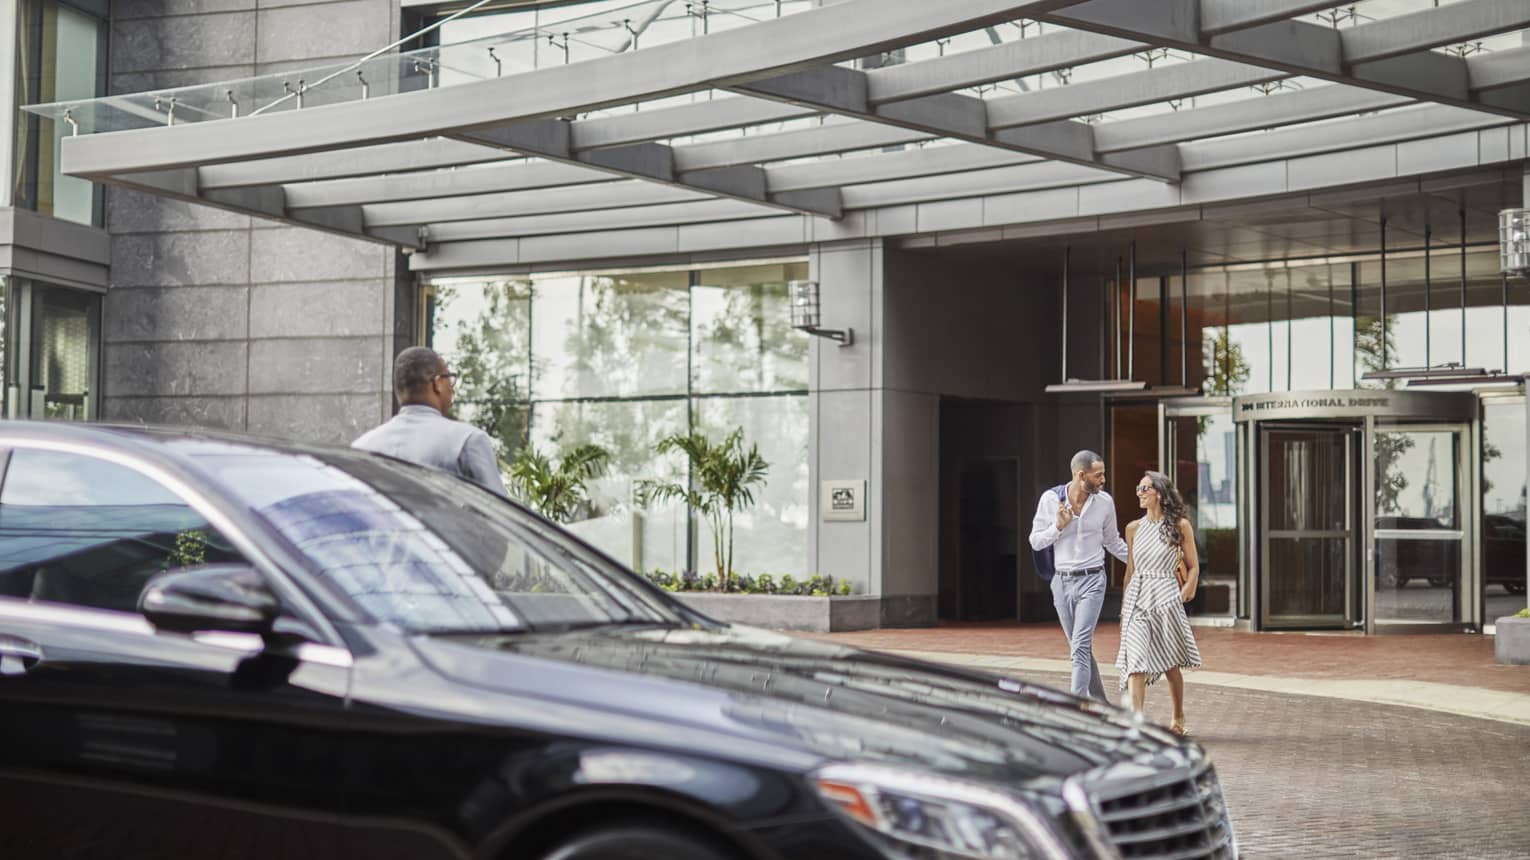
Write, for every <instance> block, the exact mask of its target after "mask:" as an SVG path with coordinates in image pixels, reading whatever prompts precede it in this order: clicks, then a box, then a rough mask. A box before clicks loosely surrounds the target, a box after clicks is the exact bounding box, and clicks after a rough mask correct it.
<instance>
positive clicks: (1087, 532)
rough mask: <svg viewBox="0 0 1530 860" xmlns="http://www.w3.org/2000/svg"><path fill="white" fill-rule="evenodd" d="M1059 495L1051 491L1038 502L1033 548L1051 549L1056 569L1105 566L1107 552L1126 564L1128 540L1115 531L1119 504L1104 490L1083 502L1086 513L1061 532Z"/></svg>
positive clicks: (1118, 531)
mask: <svg viewBox="0 0 1530 860" xmlns="http://www.w3.org/2000/svg"><path fill="white" fill-rule="evenodd" d="M1059 504H1068V503H1067V502H1059V501H1057V494H1056V493H1053V492H1052V491H1051V490H1050V489H1048V490H1047V491H1046V492H1045V493H1042V494H1041V501H1039V502H1037V503H1036V519H1035V520H1033V521H1032V522H1031V549H1034V550H1037V551H1038V552H1039V551H1040V550H1043V549H1046V548H1047V547H1052V548H1053V549H1052V552H1053V556H1052V564H1053V567H1054V569H1056V570H1059V571H1064V570H1070V571H1071V570H1088V569H1089V568H1092V567H1100V566H1102V565H1103V564H1105V552H1106V551H1107V550H1109V551H1110V554H1111V555H1113V556H1115V557H1116V558H1119V559H1121V561H1122V562H1125V561H1126V541H1125V540H1124V539H1123V538H1122V537H1121V530H1120V529H1118V528H1116V503H1115V502H1114V501H1113V500H1112V499H1111V498H1110V494H1109V493H1107V492H1105V491H1104V490H1101V491H1099V492H1098V493H1095V494H1094V495H1092V496H1088V497H1087V498H1085V499H1084V510H1083V513H1080V514H1078V515H1077V516H1075V517H1074V518H1073V519H1072V520H1071V521H1070V522H1069V523H1068V525H1067V526H1066V527H1065V528H1064V529H1063V530H1062V531H1060V532H1059V531H1058V530H1057V506H1058V505H1059Z"/></svg>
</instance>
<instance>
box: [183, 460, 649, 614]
mask: <svg viewBox="0 0 1530 860" xmlns="http://www.w3.org/2000/svg"><path fill="white" fill-rule="evenodd" d="M196 456H197V460H198V461H199V462H200V463H201V464H202V466H203V467H204V468H206V469H208V470H209V471H211V472H212V473H213V474H215V475H216V476H217V477H218V478H219V480H220V483H222V484H223V485H225V486H227V487H228V488H229V489H230V491H232V492H233V493H234V494H236V495H237V496H239V497H240V498H241V499H242V500H243V501H244V502H245V503H246V504H248V505H249V506H250V507H251V508H252V509H253V510H254V511H255V512H256V513H259V514H260V515H262V516H263V517H265V518H266V519H267V520H268V521H269V522H270V523H271V524H272V526H274V527H275V528H276V529H277V530H278V531H279V532H280V533H281V534H282V535H283V536H284V537H286V538H287V539H288V540H289V541H291V543H292V544H293V545H294V546H295V547H296V548H297V549H298V550H299V551H300V552H301V553H302V554H303V555H304V556H306V557H307V559H308V560H309V561H310V562H311V564H312V565H313V567H314V568H315V569H316V571H317V572H318V574H319V575H320V576H322V577H323V578H324V579H325V580H327V581H328V582H329V583H330V584H331V585H333V586H335V587H336V588H338V589H340V590H341V591H343V592H345V593H346V594H348V595H350V596H351V597H352V598H353V599H355V600H356V601H357V602H358V603H359V604H361V605H362V606H363V607H364V608H365V609H366V610H367V611H368V612H370V613H371V614H372V615H373V616H374V617H376V618H377V619H378V620H381V621H388V622H392V623H394V624H397V625H399V626H401V627H403V628H405V629H408V630H414V631H448V630H449V631H498V630H515V629H525V628H531V629H542V628H553V627H569V626H584V625H591V624H611V623H626V622H672V621H675V620H677V619H675V618H674V616H673V615H672V613H671V612H670V610H668V609H667V608H666V607H664V606H662V605H661V604H660V603H658V602H657V601H655V600H654V599H653V597H652V596H651V594H649V593H647V592H646V590H645V589H642V588H640V587H637V586H636V585H635V584H634V583H633V582H631V581H630V580H628V579H627V577H626V576H625V575H623V574H621V573H619V572H616V571H611V570H603V569H601V567H600V565H599V564H597V563H595V562H594V560H592V559H590V558H581V557H580V556H579V555H578V554H576V553H572V552H569V551H568V548H567V547H563V546H560V545H559V543H558V541H556V540H548V539H547V538H545V537H543V536H539V535H537V534H535V533H534V531H533V530H531V529H530V528H529V527H528V526H529V521H526V520H524V519H523V518H522V517H523V515H519V514H518V513H517V512H516V510H515V509H514V508H513V506H511V505H510V504H509V503H507V502H505V501H504V500H503V499H500V498H498V497H496V496H494V495H493V494H491V493H487V492H484V491H482V490H480V489H478V488H477V487H474V486H471V485H469V484H467V483H466V482H463V481H458V480H456V479H454V478H450V477H448V476H445V475H439V474H437V473H434V472H431V471H430V470H427V469H420V468H415V467H409V466H406V465H402V464H395V463H391V462H389V461H386V460H383V459H381V458H375V457H367V456H361V455H356V456H349V455H345V454H339V453H337V454H333V455H322V459H321V456H319V455H312V456H310V455H290V454H279V453H275V452H266V451H261V450H259V449H254V448H250V449H245V450H243V451H239V452H233V451H223V452H216V453H204V454H199V455H196Z"/></svg>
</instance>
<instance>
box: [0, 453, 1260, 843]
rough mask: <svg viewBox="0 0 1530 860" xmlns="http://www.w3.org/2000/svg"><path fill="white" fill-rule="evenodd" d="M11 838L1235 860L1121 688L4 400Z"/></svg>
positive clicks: (403, 476) (6, 787) (413, 470)
mask: <svg viewBox="0 0 1530 860" xmlns="http://www.w3.org/2000/svg"><path fill="white" fill-rule="evenodd" d="M0 476H3V479H0V739H3V742H0V845H3V848H0V854H3V856H4V857H6V858H11V860H15V858H34V857H35V858H48V860H56V858H76V857H78V858H110V860H128V858H182V857H184V858H198V860H200V858H225V857H227V858H232V857H252V858H254V857H258V858H284V857H316V858H318V857H322V858H333V857H356V858H369V860H373V858H410V860H433V858H486V860H487V858H492V860H519V858H527V860H618V858H620V859H621V860H627V858H633V860H636V858H642V860H722V858H759V860H765V858H792V860H811V858H831V860H840V858H850V859H851V860H853V858H954V857H974V858H1006V860H1009V859H1010V858H1063V857H1175V858H1181V857H1183V858H1190V857H1232V856H1235V855H1236V851H1237V849H1236V844H1235V842H1234V840H1233V836H1232V830H1231V826H1230V824H1229V821H1228V817H1227V812H1226V809H1225V807H1224V804H1223V800H1222V794H1221V790H1220V787H1219V785H1218V782H1217V778H1216V775H1215V772H1214V771H1213V770H1212V767H1211V764H1210V762H1209V761H1208V760H1207V758H1206V756H1205V754H1204V753H1203V752H1202V751H1201V750H1200V748H1199V747H1197V746H1196V745H1194V744H1185V743H1180V742H1178V741H1177V740H1176V739H1175V738H1173V737H1171V736H1169V735H1167V734H1166V733H1164V732H1161V731H1160V730H1158V729H1156V728H1154V727H1152V726H1149V725H1145V724H1143V723H1141V722H1138V721H1134V720H1133V719H1131V718H1130V716H1129V715H1128V714H1127V713H1125V712H1124V711H1120V710H1117V709H1114V708H1109V707H1103V706H1100V705H1097V704H1093V703H1090V702H1085V701H1081V700H1078V699H1074V698H1073V697H1071V696H1068V695H1066V694H1063V693H1059V692H1056V691H1053V690H1051V689H1047V688H1044V687H1037V686H1033V685H1030V684H1026V683H1022V682H1017V681H1012V680H1008V679H1001V678H998V677H995V676H990V675H986V674H982V673H979V672H971V671H964V670H960V669H955V668H950V667H943V666H935V665H930V664H926V663H919V662H915V661H910V660H905V659H899V658H895V657H891V656H886V655H879V654H874V653H867V652H861V651H856V650H853V649H850V648H843V647H836V646H833V645H827V644H822V643H817V642H812V641H806V640H801V639H795V638H790V637H787V636H781V635H776V634H773V633H769V632H765V631H760V630H754V629H749V628H744V627H738V626H728V625H725V624H719V623H717V622H714V621H712V620H710V619H707V618H705V617H703V616H701V615H698V614H696V613H695V612H693V611H691V610H689V609H687V608H686V607H685V606H683V605H682V604H680V603H679V602H677V601H675V600H674V599H672V598H671V597H669V596H668V595H667V594H665V593H664V592H662V591H660V590H657V589H655V588H653V587H652V586H650V585H649V584H647V583H646V582H644V581H643V580H641V579H640V578H638V577H635V576H633V575H632V574H631V573H630V572H629V571H627V570H625V569H623V568H622V567H621V566H620V565H618V564H616V563H615V562H613V561H611V560H610V559H608V558H606V557H605V556H603V555H601V554H600V553H599V552H597V551H595V550H593V549H591V548H590V547H588V546H586V545H585V544H583V543H581V542H580V541H579V540H577V539H575V538H573V537H571V536H569V535H568V534H566V533H565V532H563V531H562V530H560V529H559V528H558V527H556V526H554V525H552V524H550V523H548V522H546V521H545V520H543V519H541V518H539V517H537V516H535V515H534V514H531V513H528V512H527V511H525V510H523V509H522V508H520V507H518V506H516V505H514V504H511V503H508V502H506V501H504V500H503V499H500V498H498V497H496V496H494V495H492V494H490V493H487V492H485V491H482V490H480V489H478V488H477V487H475V486H472V485H470V484H468V483H465V482H462V481H459V480H457V479H454V478H451V477H448V476H445V475H442V474H439V473H436V472H432V471H428V470H425V469H421V468H417V467H414V466H410V465H408V464H404V463H399V462H395V461H391V460H388V459H385V458H381V457H377V456H373V455H367V454H361V453H357V452H353V451H347V450H337V449H330V448H322V447H303V446H297V445H290V446H288V445H273V444H269V443H264V442H255V441H252V440H248V439H244V438H240V437H232V436H220V435H212V434H199V433H198V434H187V433H169V432H163V431H154V430H146V429H142V428H136V429H135V428H110V427H80V426H64V425H44V424H27V423H9V424H4V423H0Z"/></svg>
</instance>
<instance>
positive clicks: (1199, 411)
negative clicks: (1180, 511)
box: [1159, 398, 1239, 620]
mask: <svg viewBox="0 0 1530 860" xmlns="http://www.w3.org/2000/svg"><path fill="white" fill-rule="evenodd" d="M1161 408H1162V411H1163V415H1164V420H1163V433H1162V437H1161V438H1162V444H1163V453H1162V455H1161V456H1160V458H1159V459H1160V462H1161V463H1162V466H1161V469H1162V471H1163V472H1164V473H1165V474H1167V475H1169V476H1170V477H1171V478H1173V479H1174V486H1175V487H1177V488H1178V489H1179V493H1180V495H1181V496H1183V497H1184V500H1185V506H1186V508H1187V509H1188V513H1189V516H1190V523H1191V525H1193V526H1194V527H1195V547H1196V551H1197V553H1198V554H1199V556H1200V562H1201V575H1200V587H1199V588H1197V589H1196V593H1195V599H1193V600H1191V601H1190V602H1189V603H1188V604H1186V605H1185V611H1186V612H1188V613H1189V614H1190V615H1192V616H1208V617H1210V616H1216V617H1224V618H1228V619H1229V620H1230V618H1231V616H1232V615H1233V613H1234V612H1235V610H1236V607H1237V599H1236V595H1237V591H1236V589H1237V585H1238V547H1239V543H1238V465H1237V450H1238V449H1237V437H1238V433H1237V425H1235V424H1234V423H1233V415H1232V402H1231V401H1230V400H1229V399H1226V398H1221V399H1214V398H1195V399H1185V400H1180V401H1174V402H1170V403H1164V404H1163V405H1162V407H1161Z"/></svg>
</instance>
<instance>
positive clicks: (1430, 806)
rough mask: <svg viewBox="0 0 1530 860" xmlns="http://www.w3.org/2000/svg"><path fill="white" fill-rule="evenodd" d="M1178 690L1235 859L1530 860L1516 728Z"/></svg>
mask: <svg viewBox="0 0 1530 860" xmlns="http://www.w3.org/2000/svg"><path fill="white" fill-rule="evenodd" d="M1016 674H1019V675H1021V676H1022V677H1025V678H1026V679H1027V680H1034V681H1038V682H1040V683H1044V684H1049V685H1051V686H1054V687H1056V686H1061V687H1063V688H1064V689H1066V688H1067V685H1068V679H1067V676H1065V675H1061V674H1054V673H1047V672H1034V673H1024V672H1022V673H1016ZM1110 697H1111V700H1112V701H1119V700H1120V697H1119V696H1118V695H1116V692H1115V690H1114V689H1111V690H1110ZM1186 697H1187V698H1186V718H1187V722H1188V724H1189V727H1190V730H1191V732H1192V734H1193V735H1194V736H1195V738H1196V740H1198V741H1200V743H1201V744H1202V745H1203V746H1204V747H1205V748H1206V749H1207V750H1208V751H1209V752H1210V753H1211V756H1212V760H1213V761H1214V762H1216V766H1217V771H1218V772H1219V773H1220V774H1221V777H1222V782H1223V785H1224V787H1225V790H1226V792H1227V799H1228V803H1229V804H1230V806H1231V808H1232V811H1233V824H1234V826H1235V828H1236V830H1237V833H1238V841H1239V843H1240V844H1241V846H1242V848H1243V855H1244V856H1245V857H1253V858H1275V857H1281V858H1284V857H1291V858H1307V857H1367V858H1393V857H1395V858H1409V860H1412V858H1424V857H1451V858H1484V860H1486V858H1524V857H1527V856H1530V815H1527V810H1530V726H1522V725H1514V724H1510V723H1500V722H1493V721H1489V720H1478V719H1472V718H1470V717H1458V716H1454V715H1451V714H1442V713H1437V712H1433V711H1424V710H1419V709H1417V708H1404V707H1393V706H1386V705H1373V704H1368V703H1364V702H1352V701H1346V700H1342V699H1326V698H1317V697H1313V696H1296V695H1281V694H1275V693H1263V692H1255V691H1249V690H1238V689H1231V688H1226V687H1209V686H1204V685H1201V686H1191V687H1189V689H1188V690H1187V691H1186ZM1148 716H1149V718H1150V719H1153V720H1154V721H1156V722H1162V723H1167V722H1168V721H1169V716H1170V713H1169V693H1168V688H1167V687H1164V686H1162V685H1161V684H1160V685H1155V686H1153V687H1151V688H1149V690H1148Z"/></svg>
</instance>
